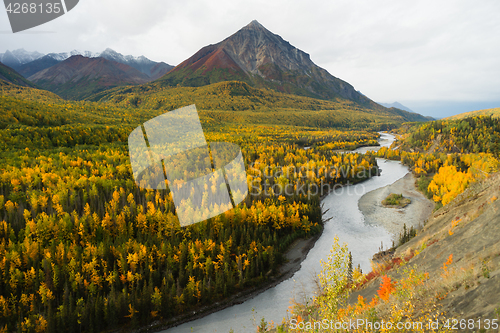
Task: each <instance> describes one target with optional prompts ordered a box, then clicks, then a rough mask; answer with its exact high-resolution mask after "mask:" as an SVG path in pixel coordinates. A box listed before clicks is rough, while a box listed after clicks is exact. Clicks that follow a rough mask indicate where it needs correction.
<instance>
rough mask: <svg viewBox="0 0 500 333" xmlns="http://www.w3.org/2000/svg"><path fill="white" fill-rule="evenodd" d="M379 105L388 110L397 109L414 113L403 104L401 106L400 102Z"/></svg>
mask: <svg viewBox="0 0 500 333" xmlns="http://www.w3.org/2000/svg"><path fill="white" fill-rule="evenodd" d="M378 104H380V105H382V106H385V107H386V108H396V109H400V110H405V111H408V112H414V111H413V110H411V109H410V108H409V107H406V106H404V105H403V104H401V103H399V102H394V103H378Z"/></svg>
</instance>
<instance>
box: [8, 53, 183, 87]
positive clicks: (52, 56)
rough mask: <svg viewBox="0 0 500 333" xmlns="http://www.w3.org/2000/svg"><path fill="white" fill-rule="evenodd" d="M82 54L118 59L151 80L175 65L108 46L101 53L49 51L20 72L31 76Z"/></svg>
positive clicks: (20, 68)
mask: <svg viewBox="0 0 500 333" xmlns="http://www.w3.org/2000/svg"><path fill="white" fill-rule="evenodd" d="M75 55H81V56H84V57H87V58H98V57H102V58H105V59H107V60H112V61H116V62H119V63H122V64H125V65H129V66H131V67H133V68H135V69H137V70H138V71H140V72H142V73H144V74H146V75H147V76H148V77H149V78H150V80H156V79H158V78H160V77H162V76H163V75H165V74H166V73H168V72H169V71H170V70H171V69H172V68H174V66H171V65H169V64H166V63H164V62H156V61H152V60H149V59H148V58H146V57H144V56H139V57H134V56H131V55H126V56H124V55H122V54H121V53H118V52H116V51H114V50H112V49H110V48H107V49H106V50H104V51H103V52H101V53H96V52H90V51H78V50H73V51H71V52H63V53H49V54H47V55H45V56H42V57H39V58H37V59H35V60H33V61H31V62H28V63H24V64H23V65H21V66H20V67H19V70H18V71H19V73H20V74H21V75H23V76H24V77H26V78H27V77H30V76H32V75H34V74H36V73H37V72H39V71H41V70H44V69H46V68H49V67H52V66H54V65H56V64H58V63H60V62H61V61H64V60H66V59H68V58H70V57H72V56H75Z"/></svg>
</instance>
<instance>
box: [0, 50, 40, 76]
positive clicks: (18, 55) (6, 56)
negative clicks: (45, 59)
mask: <svg viewBox="0 0 500 333" xmlns="http://www.w3.org/2000/svg"><path fill="white" fill-rule="evenodd" d="M42 56H43V54H42V53H40V52H36V51H35V52H28V51H26V50H25V49H17V50H14V51H12V52H11V51H9V50H7V51H5V53H0V62H1V63H3V64H4V65H6V66H9V67H11V68H12V69H14V70H16V71H17V70H19V68H20V67H21V66H22V65H24V64H26V63H28V62H31V61H33V60H36V59H38V58H40V57H42Z"/></svg>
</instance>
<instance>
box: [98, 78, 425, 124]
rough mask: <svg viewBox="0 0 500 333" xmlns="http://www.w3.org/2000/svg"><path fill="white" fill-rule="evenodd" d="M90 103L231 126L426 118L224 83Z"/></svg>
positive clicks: (112, 95)
mask: <svg viewBox="0 0 500 333" xmlns="http://www.w3.org/2000/svg"><path fill="white" fill-rule="evenodd" d="M89 99H90V100H93V101H101V102H111V103H115V104H117V105H120V106H124V107H137V108H142V109H155V110H165V111H170V110H173V109H176V108H179V107H182V106H185V105H189V104H196V107H197V109H198V110H199V111H201V112H202V114H208V115H209V116H210V117H212V118H213V119H216V120H217V121H221V122H232V123H241V122H249V123H267V124H281V125H298V126H311V127H337V128H339V127H342V128H357V129H360V128H362V129H373V130H379V129H387V128H393V127H395V126H398V125H399V124H401V123H403V122H406V121H417V120H421V119H420V118H423V117H422V116H420V115H418V114H415V113H410V112H406V111H402V110H398V109H386V108H382V109H381V110H373V109H370V108H367V107H363V106H361V105H359V104H358V103H355V102H353V101H350V100H347V99H340V98H339V99H337V100H335V101H328V100H323V99H314V98H309V97H304V96H297V95H289V94H285V93H280V92H276V91H274V90H270V89H257V88H254V87H252V86H250V85H249V84H247V83H245V82H240V81H229V82H219V83H214V84H211V85H207V86H203V87H164V86H163V84H162V83H161V82H152V83H149V84H146V85H142V86H136V87H122V88H115V89H112V90H109V91H104V92H102V93H99V94H96V95H94V96H91V97H90V98H89ZM424 119H425V118H424Z"/></svg>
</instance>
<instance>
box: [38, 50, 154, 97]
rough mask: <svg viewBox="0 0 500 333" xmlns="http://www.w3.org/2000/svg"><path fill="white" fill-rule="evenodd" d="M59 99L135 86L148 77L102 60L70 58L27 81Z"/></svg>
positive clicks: (121, 65) (131, 68) (127, 66)
mask: <svg viewBox="0 0 500 333" xmlns="http://www.w3.org/2000/svg"><path fill="white" fill-rule="evenodd" d="M28 79H29V80H30V81H32V82H34V83H36V84H37V85H38V86H40V87H41V88H43V89H46V90H49V91H52V92H54V93H56V94H58V95H59V96H61V97H64V98H69V99H83V98H85V97H88V96H90V95H92V94H94V93H97V92H100V91H102V90H105V89H109V88H113V87H116V86H123V85H137V84H143V83H146V82H149V81H150V78H149V77H148V76H147V75H146V74H144V73H141V72H140V71H138V70H137V69H135V68H133V67H131V66H129V65H126V64H122V63H119V62H116V61H112V60H107V59H105V58H102V57H99V58H87V57H83V56H81V55H76V56H72V57H70V58H68V59H66V60H64V61H62V62H60V63H58V64H57V65H55V66H52V67H49V68H46V69H44V70H42V71H39V72H37V73H36V74H34V75H32V76H30V77H29V78H28Z"/></svg>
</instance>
